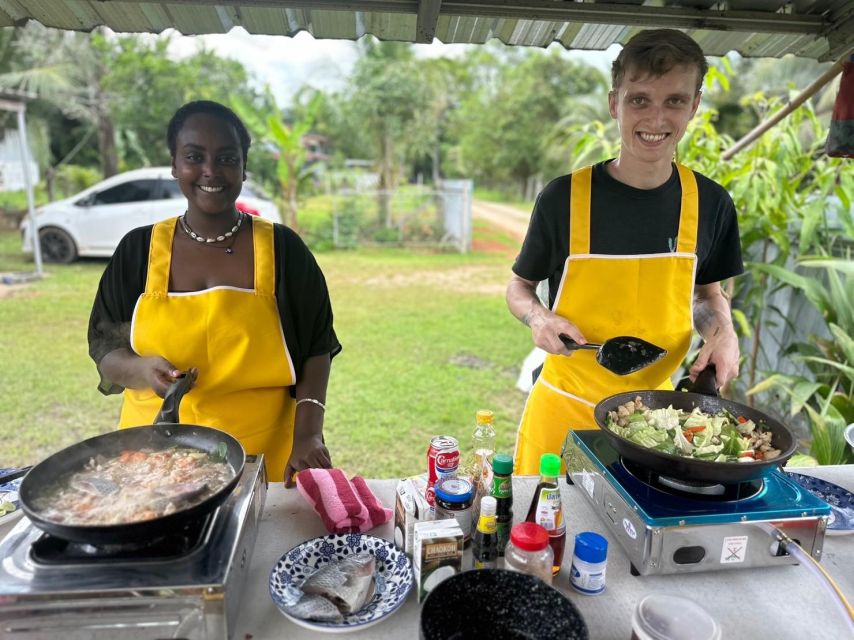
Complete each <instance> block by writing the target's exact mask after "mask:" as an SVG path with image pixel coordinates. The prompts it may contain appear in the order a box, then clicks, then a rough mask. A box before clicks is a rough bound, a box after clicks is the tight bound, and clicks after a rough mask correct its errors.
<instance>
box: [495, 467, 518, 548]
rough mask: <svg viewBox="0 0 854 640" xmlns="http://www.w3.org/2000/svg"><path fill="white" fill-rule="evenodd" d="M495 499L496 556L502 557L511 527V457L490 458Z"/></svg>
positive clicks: (508, 540)
mask: <svg viewBox="0 0 854 640" xmlns="http://www.w3.org/2000/svg"><path fill="white" fill-rule="evenodd" d="M490 495H491V496H492V497H493V498H495V503H496V506H495V527H496V534H497V535H498V556H499V557H503V556H504V548H505V547H506V546H507V543H508V542H510V528H511V527H512V526H513V456H510V455H508V454H506V453H496V454H495V456H494V457H493V458H492V488H491V491H490Z"/></svg>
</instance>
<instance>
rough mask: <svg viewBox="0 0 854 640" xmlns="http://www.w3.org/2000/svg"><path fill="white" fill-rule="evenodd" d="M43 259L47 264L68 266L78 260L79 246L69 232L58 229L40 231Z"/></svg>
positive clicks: (49, 228)
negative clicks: (54, 263)
mask: <svg viewBox="0 0 854 640" xmlns="http://www.w3.org/2000/svg"><path fill="white" fill-rule="evenodd" d="M39 240H40V244H41V250H42V259H44V261H45V262H58V263H60V264H68V263H69V262H74V261H75V260H77V246H76V245H75V244H74V240H73V239H72V237H71V236H70V235H68V233H67V232H65V231H63V230H62V229H58V228H57V227H45V228H43V229H39Z"/></svg>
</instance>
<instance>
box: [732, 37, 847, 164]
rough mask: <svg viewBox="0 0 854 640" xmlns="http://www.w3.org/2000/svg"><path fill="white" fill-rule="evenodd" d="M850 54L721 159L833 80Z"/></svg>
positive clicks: (768, 127)
mask: <svg viewBox="0 0 854 640" xmlns="http://www.w3.org/2000/svg"><path fill="white" fill-rule="evenodd" d="M850 55H851V53H848V54H846V55H844V56H842V57H841V58H839V60H837V61H836V62H834V63H833V65H832V66H831V67H830V68H829V69H828V70H827V71H825V72H824V73H823V74H821V75H820V76H819V77H818V78H817V79H816V81H815V82H813V83H812V84H811V85H810V86H808V87H807V88H806V89H804V90H803V91H801V92H800V93H799V94H798V95H797V96H795V98H794V100H792V101H790V102H789V103H788V104H787V105H786V106H785V107H783V108H782V109H780V110H779V111H778V112H777V113H775V114H774V115H773V116H771V117H770V118H768V119H767V120H765V121H764V122H760V123H759V124H758V125H756V127H754V129H753V130H752V131H750V132H749V133H748V134H747V135H745V136H744V137H743V138H741V139H740V140H738V141H737V142H736V143H735V144H734V145H733V146H731V147H730V148H729V149H727V150H726V151H724V152H723V153H722V154H721V160H729V159H730V158H732V157H733V156H734V155H735V154H736V153H738V152H739V151H741V150H742V149H744V148H745V147H746V146H747V145H749V144H750V143H751V142H754V141H755V140H757V139H758V138H759V137H760V136H761V135H762V134H763V133H765V132H766V131H768V129H770V128H771V127H773V126H774V125H775V124H777V123H778V122H780V120H782V119H783V118H785V117H786V116H787V115H789V114H790V113H792V111H794V110H795V109H797V108H798V107H800V106H801V105H802V104H803V103H804V102H806V101H807V100H809V99H810V98H811V97H812V96H814V95H815V94H816V92H817V91H818V90H819V89H821V88H822V87H823V86H825V85H826V84H827V83H828V82H830V81H831V80H833V78H835V77H836V76H838V75H839V74H840V73H841V72H842V65H843V63H844V62H845V61H846V60H847V59H848V57H849V56H850Z"/></svg>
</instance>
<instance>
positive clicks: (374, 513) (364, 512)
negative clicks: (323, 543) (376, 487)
mask: <svg viewBox="0 0 854 640" xmlns="http://www.w3.org/2000/svg"><path fill="white" fill-rule="evenodd" d="M297 489H299V492H300V493H301V494H302V495H303V497H304V498H305V499H306V500H308V503H309V504H310V505H311V506H312V508H313V509H314V510H315V511H316V512H317V515H319V516H320V519H321V520H323V524H324V526H325V527H326V529H327V531H329V533H353V532H356V531H358V532H360V533H364V532H365V531H368V530H369V529H373V528H374V527H376V526H378V525H381V524H384V523H386V522H388V521H389V520H391V514H392V510H391V509H386V508H385V507H384V506H383V504H382V502H380V501H379V500H378V499H377V497H376V496H375V495H374V494H373V493H372V492H371V490H370V489H369V488H368V485H367V483H365V479H364V478H363V477H361V476H353V478H352V479H351V480H347V476H345V475H344V472H343V471H342V470H341V469H304V470H303V471H300V472H299V473H298V474H297Z"/></svg>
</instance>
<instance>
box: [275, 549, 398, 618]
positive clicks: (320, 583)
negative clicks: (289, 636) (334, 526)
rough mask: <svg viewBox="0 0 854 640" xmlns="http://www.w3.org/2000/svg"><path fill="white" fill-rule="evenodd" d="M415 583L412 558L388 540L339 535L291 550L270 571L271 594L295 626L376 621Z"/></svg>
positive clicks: (280, 609)
mask: <svg viewBox="0 0 854 640" xmlns="http://www.w3.org/2000/svg"><path fill="white" fill-rule="evenodd" d="M412 584H413V578H412V564H411V563H410V561H409V558H407V557H406V554H405V553H404V552H403V551H402V550H400V549H397V548H396V547H395V546H394V544H392V543H391V542H389V541H388V540H383V539H382V538H378V537H376V536H371V535H367V534H361V533H349V534H334V535H328V536H322V537H319V538H313V539H311V540H307V541H306V542H303V543H302V544H299V545H297V546H296V547H294V548H293V549H291V550H290V551H288V552H286V553H285V554H284V555H283V556H282V557H281V558H280V559H279V561H278V562H277V563H276V565H275V566H274V567H273V570H272V572H271V573H270V596H271V597H272V599H273V602H274V603H275V605H276V606H277V607H278V608H279V611H281V612H282V614H283V615H284V616H285V617H287V618H288V619H289V620H291V621H292V622H293V623H294V624H296V625H299V626H301V627H305V628H306V629H311V630H312V631H319V632H328V633H343V632H348V631H356V630H361V629H364V628H366V627H369V626H371V625H374V624H376V623H378V622H380V621H381V620H383V619H384V618H386V617H387V616H389V615H391V614H392V613H394V612H395V611H397V609H398V608H399V607H400V606H401V605H402V604H403V603H404V601H405V600H406V597H407V596H408V595H409V591H410V590H411V589H412ZM308 591H313V592H314V593H308ZM330 598H331V599H330ZM333 601H334V602H335V604H333ZM336 604H337V605H338V606H336ZM347 610H349V611H351V613H345V611H347Z"/></svg>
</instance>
